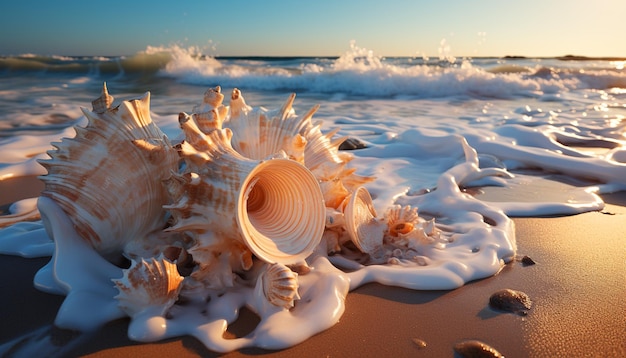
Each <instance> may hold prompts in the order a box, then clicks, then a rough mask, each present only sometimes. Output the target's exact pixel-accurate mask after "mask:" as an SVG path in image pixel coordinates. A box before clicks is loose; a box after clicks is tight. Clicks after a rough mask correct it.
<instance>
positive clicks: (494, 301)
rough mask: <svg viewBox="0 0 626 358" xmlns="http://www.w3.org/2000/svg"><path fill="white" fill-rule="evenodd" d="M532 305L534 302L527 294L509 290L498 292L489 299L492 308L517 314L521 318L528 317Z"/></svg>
mask: <svg viewBox="0 0 626 358" xmlns="http://www.w3.org/2000/svg"><path fill="white" fill-rule="evenodd" d="M532 304H533V303H532V300H531V299H530V297H528V295H527V294H525V293H524V292H522V291H516V290H511V289H508V288H507V289H503V290H500V291H496V292H494V293H493V294H492V295H491V297H489V306H490V307H491V308H495V309H497V310H500V311H505V312H511V313H515V314H518V315H520V316H525V315H527V314H528V310H530V308H531V307H532Z"/></svg>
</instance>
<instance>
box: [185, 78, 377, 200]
mask: <svg viewBox="0 0 626 358" xmlns="http://www.w3.org/2000/svg"><path fill="white" fill-rule="evenodd" d="M295 97H296V95H295V94H291V95H290V96H289V97H288V98H287V101H285V103H284V104H283V105H282V107H280V108H278V109H273V110H268V109H265V108H263V107H258V108H253V107H251V106H249V105H248V104H247V103H246V101H245V99H244V97H243V95H242V94H241V91H240V90H239V89H237V88H235V89H233V91H232V94H231V100H230V106H229V107H225V106H224V105H223V104H222V100H223V98H224V96H223V95H222V93H221V88H220V87H219V86H217V87H215V88H210V89H208V90H207V91H206V92H205V95H204V99H203V102H202V104H200V105H199V106H196V107H194V109H193V113H192V114H191V115H187V114H183V116H186V117H190V118H192V119H193V120H194V121H195V123H196V125H197V127H198V128H199V129H200V131H202V132H203V133H204V134H208V133H209V132H211V131H213V130H216V129H222V128H229V129H230V130H231V131H232V133H233V135H232V139H231V145H232V147H233V149H234V150H235V151H237V152H238V153H239V154H241V155H242V156H244V157H246V158H250V159H256V160H261V159H264V158H266V157H268V156H271V155H274V154H276V153H279V152H281V151H282V152H285V153H286V155H287V156H288V157H289V158H290V159H292V160H295V161H297V162H299V163H302V164H304V166H306V167H307V168H308V169H309V170H310V171H311V172H312V173H313V174H314V175H315V177H316V178H317V180H318V181H319V182H320V188H321V190H322V193H323V195H324V199H325V203H326V206H327V207H332V208H337V207H338V206H339V205H340V204H342V203H343V201H344V200H345V199H346V198H347V197H348V196H349V195H350V193H351V192H352V191H353V190H355V189H356V188H357V187H359V186H362V185H364V184H366V183H368V182H370V181H372V180H374V178H373V177H367V176H360V175H357V174H355V171H356V168H348V167H347V164H348V163H349V162H350V161H351V160H352V159H353V157H352V155H351V154H349V153H345V152H340V151H339V146H340V145H341V143H343V142H344V141H345V140H346V139H347V137H340V138H338V139H334V140H333V139H332V138H333V136H335V135H336V134H337V132H338V130H339V129H336V130H333V131H330V132H328V133H326V134H324V133H322V131H321V122H317V123H313V121H312V118H313V115H314V114H315V112H316V111H317V110H318V108H319V106H317V105H316V106H313V107H312V108H311V109H310V110H309V111H307V112H306V113H305V114H304V115H302V116H298V115H296V113H295V110H294V109H293V102H294V100H295ZM226 109H228V111H227V110H226Z"/></svg>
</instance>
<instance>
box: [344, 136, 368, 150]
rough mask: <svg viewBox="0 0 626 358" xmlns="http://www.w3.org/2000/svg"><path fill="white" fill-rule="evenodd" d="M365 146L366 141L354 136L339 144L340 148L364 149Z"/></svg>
mask: <svg viewBox="0 0 626 358" xmlns="http://www.w3.org/2000/svg"><path fill="white" fill-rule="evenodd" d="M363 148H367V146H366V145H365V143H363V142H361V141H360V140H358V139H356V138H352V137H350V138H348V139H346V140H345V141H344V142H343V143H341V144H340V145H339V150H355V149H363Z"/></svg>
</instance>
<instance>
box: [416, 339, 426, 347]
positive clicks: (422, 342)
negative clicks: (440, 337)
mask: <svg viewBox="0 0 626 358" xmlns="http://www.w3.org/2000/svg"><path fill="white" fill-rule="evenodd" d="M413 343H414V344H415V346H417V348H419V349H424V348H426V341H425V340H423V339H419V338H413Z"/></svg>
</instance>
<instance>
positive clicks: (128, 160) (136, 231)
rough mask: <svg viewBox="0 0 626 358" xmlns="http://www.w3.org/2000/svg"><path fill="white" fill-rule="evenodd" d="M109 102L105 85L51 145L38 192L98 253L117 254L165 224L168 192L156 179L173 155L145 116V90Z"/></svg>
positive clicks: (174, 161)
mask: <svg viewBox="0 0 626 358" xmlns="http://www.w3.org/2000/svg"><path fill="white" fill-rule="evenodd" d="M111 103H112V97H111V96H109V94H108V92H107V90H106V86H105V87H104V89H103V94H102V96H101V98H100V99H98V100H96V101H94V111H93V112H92V111H89V110H86V109H83V113H84V115H85V116H86V117H87V119H88V124H87V126H86V127H84V128H83V127H78V126H77V127H75V130H76V136H75V137H74V138H64V139H62V141H61V142H60V143H53V146H55V147H56V150H51V151H48V155H49V156H50V159H48V160H41V161H40V163H41V164H42V165H43V166H44V167H45V168H46V169H47V170H48V173H47V175H44V176H42V177H41V180H42V181H43V182H44V183H45V190H44V191H43V192H42V194H41V195H42V196H46V197H49V198H51V199H53V200H54V201H55V202H56V203H57V204H59V206H61V208H63V210H64V211H65V213H66V214H67V215H68V216H69V217H70V218H71V220H72V221H73V223H74V225H75V229H76V231H77V232H78V234H79V235H80V236H81V237H82V238H83V239H84V240H86V241H87V242H89V243H90V244H91V245H92V246H93V247H94V248H95V249H96V250H97V251H98V252H100V253H101V254H110V253H118V252H121V251H122V249H123V247H124V245H125V244H126V243H128V242H129V241H131V240H134V239H136V238H138V237H144V236H145V235H147V234H149V233H150V232H153V231H155V230H160V229H162V228H163V227H164V225H165V211H164V210H163V208H162V206H163V205H164V204H166V203H167V200H168V195H167V193H166V191H165V190H164V187H163V185H162V180H163V179H164V178H165V177H167V176H168V175H169V173H170V171H172V170H177V166H178V160H179V158H178V156H177V153H176V150H174V149H173V148H172V147H171V145H170V144H169V141H168V140H167V137H166V136H165V135H164V134H163V132H161V130H160V129H159V128H158V127H157V126H156V125H155V124H154V123H153V122H152V119H151V117H150V94H149V93H146V94H145V95H144V96H143V97H142V98H140V99H135V100H129V101H124V102H122V103H121V104H120V105H119V106H117V107H108V106H110V104H111Z"/></svg>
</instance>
